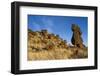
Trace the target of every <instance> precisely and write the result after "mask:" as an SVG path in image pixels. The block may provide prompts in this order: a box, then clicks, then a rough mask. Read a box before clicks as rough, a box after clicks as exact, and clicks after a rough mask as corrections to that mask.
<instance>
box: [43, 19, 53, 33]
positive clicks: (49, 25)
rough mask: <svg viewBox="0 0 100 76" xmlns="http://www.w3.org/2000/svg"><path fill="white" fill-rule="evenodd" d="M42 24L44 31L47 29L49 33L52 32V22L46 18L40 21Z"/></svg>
mask: <svg viewBox="0 0 100 76" xmlns="http://www.w3.org/2000/svg"><path fill="white" fill-rule="evenodd" d="M42 22H43V26H44V27H45V29H47V30H48V31H49V32H51V33H52V32H53V26H54V22H53V21H52V20H50V19H47V18H45V17H44V18H43V19H42Z"/></svg>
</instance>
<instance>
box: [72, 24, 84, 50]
mask: <svg viewBox="0 0 100 76" xmlns="http://www.w3.org/2000/svg"><path fill="white" fill-rule="evenodd" d="M71 29H72V31H73V35H72V39H71V42H72V44H73V45H74V46H75V47H78V48H84V47H85V46H84V44H83V39H82V37H81V35H82V31H81V29H80V27H79V26H78V25H76V24H72V28H71Z"/></svg>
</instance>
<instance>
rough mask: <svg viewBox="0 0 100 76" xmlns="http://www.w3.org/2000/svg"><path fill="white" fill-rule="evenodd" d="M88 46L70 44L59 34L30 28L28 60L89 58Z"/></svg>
mask: <svg viewBox="0 0 100 76" xmlns="http://www.w3.org/2000/svg"><path fill="white" fill-rule="evenodd" d="M87 57H88V52H87V47H86V48H84V49H83V48H82V49H81V48H78V47H77V48H76V47H74V46H71V45H70V46H69V45H68V44H67V41H66V40H63V39H62V38H60V37H59V35H54V34H50V33H48V31H47V30H41V31H35V32H34V31H32V30H30V29H28V60H55V59H73V58H74V59H76V58H87Z"/></svg>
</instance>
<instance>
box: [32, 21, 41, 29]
mask: <svg viewBox="0 0 100 76" xmlns="http://www.w3.org/2000/svg"><path fill="white" fill-rule="evenodd" d="M32 24H33V26H34V29H35V30H40V29H41V27H40V25H39V24H38V23H36V22H33V23H32Z"/></svg>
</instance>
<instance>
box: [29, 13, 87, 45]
mask: <svg viewBox="0 0 100 76" xmlns="http://www.w3.org/2000/svg"><path fill="white" fill-rule="evenodd" d="M72 24H77V25H78V26H79V27H80V29H81V31H82V38H83V41H84V44H85V45H88V41H87V39H88V18H87V17H75V16H50V15H48V16H47V15H28V28H29V29H31V30H33V31H40V30H42V29H47V30H48V31H49V32H50V33H54V34H56V35H59V36H60V37H61V38H62V39H64V40H66V41H67V42H68V43H70V44H71V38H72V30H71V26H72Z"/></svg>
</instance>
